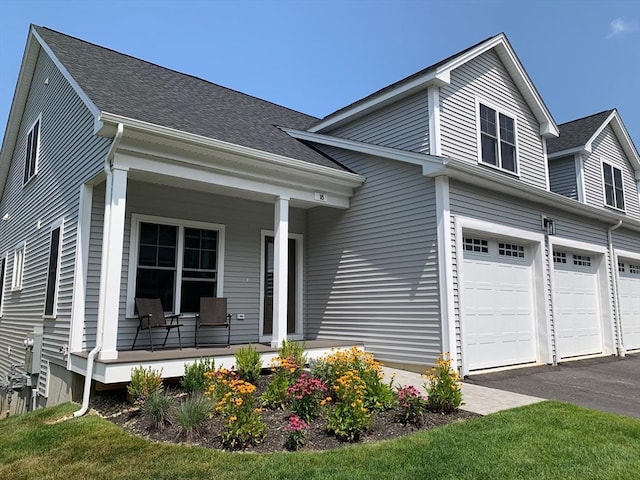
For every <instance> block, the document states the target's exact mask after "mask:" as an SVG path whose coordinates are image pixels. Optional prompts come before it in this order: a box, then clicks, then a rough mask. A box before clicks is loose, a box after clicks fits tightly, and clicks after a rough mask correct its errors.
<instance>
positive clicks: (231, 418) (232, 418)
mask: <svg viewBox="0 0 640 480" xmlns="http://www.w3.org/2000/svg"><path fill="white" fill-rule="evenodd" d="M237 419H238V417H236V416H235V415H231V416H230V417H229V421H230V422H235V421H236V420H237Z"/></svg>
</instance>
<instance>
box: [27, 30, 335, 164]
mask: <svg viewBox="0 0 640 480" xmlns="http://www.w3.org/2000/svg"><path fill="white" fill-rule="evenodd" d="M34 29H35V31H36V32H37V33H38V35H39V36H40V37H41V38H42V39H43V40H44V41H45V42H46V44H47V45H48V46H49V47H50V48H51V50H52V52H53V53H54V54H55V56H56V57H57V58H58V60H59V61H60V62H61V63H62V64H63V65H64V67H65V68H66V69H67V70H68V72H69V73H70V74H71V76H72V77H73V78H74V80H75V81H76V82H77V83H78V85H79V86H80V88H82V90H83V91H84V92H85V93H86V95H87V96H88V97H89V99H90V100H91V101H92V102H93V103H94V104H95V105H96V107H97V108H98V109H99V110H100V111H102V112H108V113H111V114H115V115H120V116H123V117H128V118H132V119H135V120H141V121H144V122H148V123H151V124H155V125H160V126H163V127H169V128H172V129H176V130H180V131H184V132H188V133H193V134H196V135H201V136H204V137H208V138H213V139H216V140H222V141H225V142H230V143H234V144H237V145H242V146H245V147H250V148H254V149H257V150H262V151H265V152H269V153H274V154H278V155H283V156H286V157H289V158H294V159H297V160H302V161H305V162H310V163H313V164H317V165H323V166H326V167H331V168H335V169H339V170H345V171H347V169H346V168H345V167H343V166H341V165H340V164H338V163H337V162H334V161H332V160H331V159H329V158H327V157H325V156H324V155H322V154H320V153H319V152H317V151H315V150H313V149H311V148H309V147H307V146H306V145H304V144H303V143H301V142H299V141H298V140H295V139H294V138H292V137H290V136H289V135H287V134H286V133H284V132H282V131H281V130H280V129H278V128H277V126H285V127H290V128H295V129H300V130H305V129H307V128H308V127H309V126H311V125H312V124H314V123H315V122H317V121H318V119H317V118H315V117H312V116H310V115H306V114H304V113H300V112H297V111H295V110H291V109H289V108H286V107H282V106H280V105H276V104H274V103H271V102H268V101H265V100H261V99H259V98H256V97H252V96H250V95H247V94H244V93H241V92H237V91H235V90H231V89H229V88H226V87H222V86H220V85H216V84H215V83H211V82H208V81H206V80H202V79H200V78H197V77H194V76H191V75H186V74H184V73H180V72H176V71H174V70H170V69H168V68H164V67H161V66H158V65H155V64H153V63H149V62H146V61H144V60H140V59H137V58H134V57H131V56H129V55H125V54H122V53H118V52H116V51H114V50H110V49H107V48H104V47H100V46H98V45H94V44H92V43H89V42H86V41H84V40H80V39H78V38H75V37H71V36H68V35H65V34H62V33H60V32H56V31H54V30H51V29H48V28H45V27H39V26H34Z"/></svg>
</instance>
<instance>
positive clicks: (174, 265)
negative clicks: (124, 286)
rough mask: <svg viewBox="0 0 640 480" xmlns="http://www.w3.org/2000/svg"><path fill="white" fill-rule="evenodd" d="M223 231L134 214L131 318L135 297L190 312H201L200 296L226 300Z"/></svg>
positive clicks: (170, 308)
mask: <svg viewBox="0 0 640 480" xmlns="http://www.w3.org/2000/svg"><path fill="white" fill-rule="evenodd" d="M223 229H224V227H223V226H221V225H212V224H204V223H196V222H180V221H179V220H169V219H159V218H155V217H147V216H142V215H134V218H133V221H132V231H133V232H134V234H133V235H132V239H131V240H132V252H133V255H132V260H133V262H132V263H133V264H132V266H131V268H130V272H129V278H130V284H133V285H135V290H132V291H131V292H129V304H130V310H129V312H128V313H129V314H132V313H133V304H134V299H135V297H144V298H160V300H161V302H162V307H163V308H164V310H165V311H169V312H182V313H185V312H197V311H198V310H199V309H200V297H215V296H220V295H221V294H222V289H221V286H220V285H219V283H220V282H219V278H220V277H219V275H220V274H221V261H222V254H221V249H222V247H221V245H222V240H223V236H222V232H223ZM134 237H135V238H134ZM131 280H133V281H131Z"/></svg>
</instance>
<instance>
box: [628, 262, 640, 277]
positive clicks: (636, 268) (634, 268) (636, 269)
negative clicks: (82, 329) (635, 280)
mask: <svg viewBox="0 0 640 480" xmlns="http://www.w3.org/2000/svg"><path fill="white" fill-rule="evenodd" d="M629 273H633V274H634V275H640V264H638V265H632V264H629Z"/></svg>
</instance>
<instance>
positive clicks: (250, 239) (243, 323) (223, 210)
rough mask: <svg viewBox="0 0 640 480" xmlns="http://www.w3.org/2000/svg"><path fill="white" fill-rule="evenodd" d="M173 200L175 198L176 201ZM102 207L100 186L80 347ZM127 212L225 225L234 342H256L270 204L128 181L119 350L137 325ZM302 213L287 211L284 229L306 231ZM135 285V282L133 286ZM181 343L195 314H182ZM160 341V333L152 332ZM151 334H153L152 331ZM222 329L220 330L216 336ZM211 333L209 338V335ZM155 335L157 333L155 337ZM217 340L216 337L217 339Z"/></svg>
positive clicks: (92, 292)
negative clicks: (132, 314)
mask: <svg viewBox="0 0 640 480" xmlns="http://www.w3.org/2000/svg"><path fill="white" fill-rule="evenodd" d="M175 199H179V201H176V200H175ZM103 212H104V187H103V185H101V186H100V188H98V189H96V191H95V192H94V208H93V218H92V227H91V242H90V243H91V246H90V252H89V272H88V273H89V280H88V288H87V290H88V292H87V298H88V299H89V298H91V299H92V302H93V303H92V306H91V308H89V305H87V322H86V325H85V343H84V349H85V350H87V349H91V348H92V347H93V345H94V344H95V328H96V327H95V325H96V318H97V300H98V295H99V280H100V257H101V248H102V222H103ZM132 213H137V214H143V215H153V216H158V217H166V218H171V219H177V220H191V221H198V222H207V223H216V224H222V225H224V226H225V250H224V260H223V261H224V291H223V295H224V296H225V297H227V299H228V310H229V313H232V314H234V318H233V322H232V330H231V341H232V342H233V343H249V342H252V343H256V342H258V340H259V338H258V334H259V314H260V265H261V263H260V262H261V231H262V230H268V231H273V218H274V206H273V204H268V203H261V202H254V201H249V200H244V199H240V198H233V197H227V196H221V195H213V194H206V193H202V192H195V191H187V190H182V189H179V188H173V187H167V186H160V185H154V184H150V183H143V182H138V181H131V180H130V181H129V182H128V185H127V203H126V218H125V231H124V245H123V259H122V285H121V295H120V298H121V300H120V318H119V324H118V343H117V345H118V349H119V350H127V349H130V348H131V345H132V343H133V338H134V336H135V333H136V328H137V326H138V320H137V319H136V318H127V317H126V301H127V288H129V285H128V282H129V250H130V237H131V215H132ZM305 225H306V213H305V211H304V210H301V209H298V208H291V209H290V210H289V231H290V233H298V234H302V235H303V236H304V238H303V242H305V241H306V235H305ZM132 288H135V286H132ZM238 313H244V314H245V320H237V319H236V317H235V315H236V314H238ZM181 323H183V324H184V327H183V328H181V333H182V343H183V346H192V345H193V344H194V319H193V317H189V316H185V317H183V318H182V319H181ZM155 333H157V335H158V337H157V338H158V339H159V340H160V334H161V333H162V335H164V332H155ZM155 333H154V335H155ZM224 333H225V332H222V331H220V332H219V335H223V334H224ZM217 334H218V332H216V331H215V330H213V329H211V330H208V331H207V332H206V335H207V338H210V339H211V340H214V335H217ZM209 335H211V337H209ZM154 338H156V337H155V336H154ZM154 341H155V340H154ZM217 341H218V340H217ZM148 344H149V340H148V333H147V332H146V331H145V332H143V333H142V334H141V335H140V338H139V339H138V341H137V343H136V348H137V347H138V346H147V345H148ZM167 345H171V346H177V335H176V333H175V332H173V333H172V334H171V335H170V336H169V340H168V341H167Z"/></svg>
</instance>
